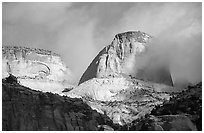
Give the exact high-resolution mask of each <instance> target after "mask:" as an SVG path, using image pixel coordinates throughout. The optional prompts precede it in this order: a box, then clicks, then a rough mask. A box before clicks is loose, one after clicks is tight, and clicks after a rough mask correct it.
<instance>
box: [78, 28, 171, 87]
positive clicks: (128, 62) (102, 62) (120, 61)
mask: <svg viewBox="0 0 204 133" xmlns="http://www.w3.org/2000/svg"><path fill="white" fill-rule="evenodd" d="M151 38H152V37H151V36H150V35H148V34H146V33H144V32H140V31H131V32H125V33H120V34H117V35H116V36H115V38H114V39H113V41H112V43H111V44H110V45H108V46H106V47H105V48H104V49H103V50H102V51H100V52H99V54H98V55H97V56H96V57H95V59H94V60H93V61H92V63H91V64H90V65H89V67H88V68H87V70H86V71H85V72H84V74H83V75H82V77H81V79H80V81H79V84H81V83H83V82H85V81H87V80H89V79H91V78H95V77H96V78H108V77H117V76H120V75H122V74H125V75H131V76H133V77H136V78H138V79H142V80H147V81H153V82H157V83H164V84H167V85H173V83H172V79H171V75H170V72H169V69H168V66H157V67H155V68H152V69H150V70H149V67H147V66H143V67H142V68H139V67H138V66H139V64H138V63H137V58H136V57H139V56H142V55H144V54H145V53H146V52H147V48H148V45H150V44H151ZM155 63H156V62H155Z"/></svg>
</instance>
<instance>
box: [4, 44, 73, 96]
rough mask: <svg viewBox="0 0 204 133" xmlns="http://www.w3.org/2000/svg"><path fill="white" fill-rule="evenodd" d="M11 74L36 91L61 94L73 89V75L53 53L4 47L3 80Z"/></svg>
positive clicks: (35, 49) (34, 49)
mask: <svg viewBox="0 0 204 133" xmlns="http://www.w3.org/2000/svg"><path fill="white" fill-rule="evenodd" d="M10 74H12V75H14V76H15V77H17V79H18V81H19V82H20V84H22V85H24V86H27V87H30V88H32V89H35V90H41V91H45V92H46V91H48V92H53V93H61V92H62V90H64V88H71V87H72V80H73V74H72V72H71V70H70V69H69V68H68V67H67V66H66V65H65V64H64V62H63V61H62V59H61V57H60V56H59V55H57V54H55V53H53V52H51V51H48V50H43V49H37V48H26V47H16V46H3V47H2V78H6V77H8V76H9V75H10Z"/></svg>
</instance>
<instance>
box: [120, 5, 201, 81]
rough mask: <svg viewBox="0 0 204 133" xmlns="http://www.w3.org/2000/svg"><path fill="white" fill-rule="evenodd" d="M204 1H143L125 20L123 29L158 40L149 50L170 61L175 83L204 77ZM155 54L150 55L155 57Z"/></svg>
mask: <svg viewBox="0 0 204 133" xmlns="http://www.w3.org/2000/svg"><path fill="white" fill-rule="evenodd" d="M201 6H202V4H201V3H139V4H137V5H136V6H135V7H132V8H131V9H130V10H129V11H128V12H126V15H124V16H125V17H124V18H123V19H121V22H120V23H121V29H120V30H121V31H127V30H141V31H144V32H146V33H149V34H151V35H153V36H154V37H155V38H156V39H154V41H153V42H152V44H151V46H150V47H149V50H150V51H152V53H154V55H157V57H158V58H159V57H163V58H164V57H165V58H168V59H169V61H170V69H171V73H172V77H173V80H174V83H175V84H176V85H178V84H179V83H182V82H190V83H196V82H198V81H201V80H202V37H201V36H202V23H201V22H202V21H201V20H202V7H201ZM152 53H151V54H150V55H148V56H149V57H151V56H153V55H152Z"/></svg>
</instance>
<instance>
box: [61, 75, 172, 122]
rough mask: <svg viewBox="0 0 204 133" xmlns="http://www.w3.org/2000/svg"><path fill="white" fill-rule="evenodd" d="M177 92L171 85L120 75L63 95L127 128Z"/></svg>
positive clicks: (81, 86) (98, 80) (98, 79)
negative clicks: (79, 99)
mask: <svg viewBox="0 0 204 133" xmlns="http://www.w3.org/2000/svg"><path fill="white" fill-rule="evenodd" d="M174 91H175V89H174V88H173V87H172V86H168V85H164V84H158V83H153V82H145V81H141V80H137V79H131V78H126V77H122V76H121V77H114V78H113V77H109V78H93V79H90V80H88V81H86V82H83V83H82V84H80V85H79V86H78V87H76V88H74V89H73V90H71V91H69V92H65V93H64V94H65V95H66V96H69V97H72V98H82V99H84V101H85V102H86V103H87V104H88V105H89V106H90V107H91V108H92V109H94V110H96V111H97V112H100V113H102V114H106V115H107V116H109V118H110V119H112V120H113V122H114V123H118V124H120V125H124V124H127V123H130V122H132V121H133V120H135V119H139V118H141V117H144V116H145V115H146V114H148V113H150V112H151V111H152V109H153V108H154V107H155V106H156V105H160V104H162V103H163V102H164V101H166V100H169V99H170V97H171V96H170V95H169V93H168V92H174Z"/></svg>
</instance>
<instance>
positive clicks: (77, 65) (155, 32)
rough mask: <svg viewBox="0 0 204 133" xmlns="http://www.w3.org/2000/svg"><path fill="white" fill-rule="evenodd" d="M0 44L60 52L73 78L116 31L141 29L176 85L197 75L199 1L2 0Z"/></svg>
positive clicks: (198, 77)
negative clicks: (164, 60) (82, 0)
mask: <svg viewBox="0 0 204 133" xmlns="http://www.w3.org/2000/svg"><path fill="white" fill-rule="evenodd" d="M2 7H3V10H2V11H3V12H2V41H3V43H2V45H3V46H4V45H12V46H13V45H15V46H26V47H32V48H42V49H47V50H51V51H53V52H55V53H58V54H60V55H61V57H62V59H63V61H64V62H65V63H66V64H67V66H68V67H69V68H70V69H71V71H72V72H73V73H74V75H75V82H76V83H77V82H78V80H79V79H80V77H81V76H82V74H83V72H84V71H85V70H86V68H87V67H88V65H89V64H90V63H91V61H92V60H93V59H94V57H95V56H96V55H97V54H98V53H99V51H100V50H102V49H103V48H104V47H105V46H107V45H109V44H110V43H111V41H112V40H113V38H114V36H115V34H117V33H121V32H125V31H135V30H140V31H143V32H145V33H148V34H150V35H151V36H153V37H154V38H156V39H155V40H156V41H154V45H152V46H151V47H153V49H154V52H155V53H157V55H158V56H167V55H168V58H169V60H170V70H171V75H172V78H173V82H174V84H175V85H179V84H183V83H197V82H199V81H201V80H202V3H189V2H188V3H182V2H180V3H173V2H171V3H159V2H156V3H149V2H146V3H139V2H134V3H125V2H123V3H117V2H116V3H108V2H107V3H102V2H101V3H79V2H78V3H61V2H60V3H54V2H52V3H31V2H29V3H3V6H2Z"/></svg>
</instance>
